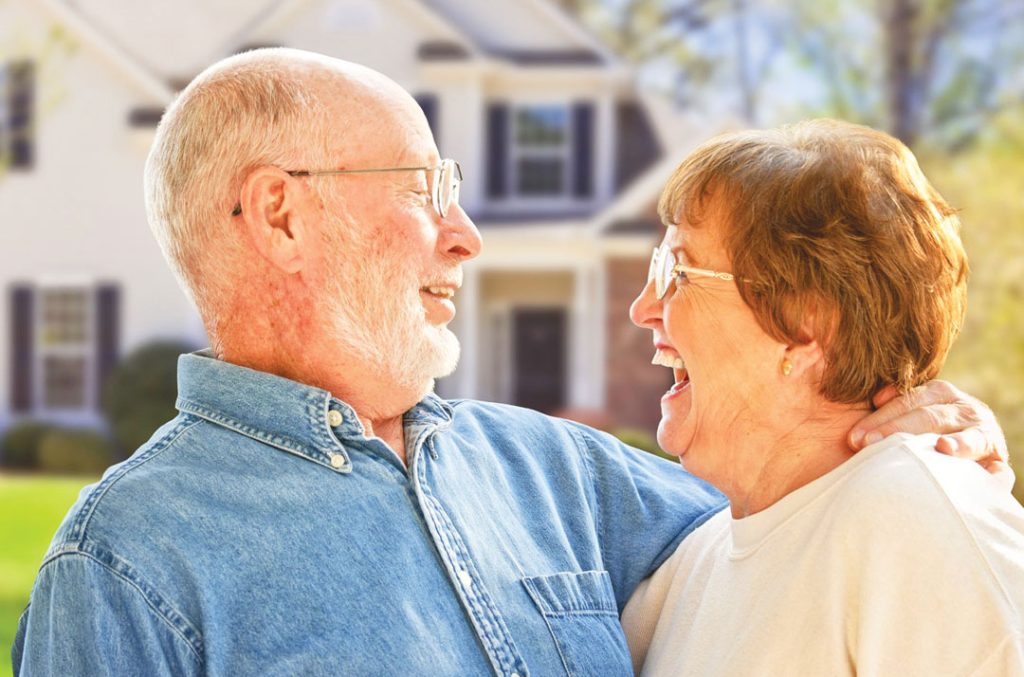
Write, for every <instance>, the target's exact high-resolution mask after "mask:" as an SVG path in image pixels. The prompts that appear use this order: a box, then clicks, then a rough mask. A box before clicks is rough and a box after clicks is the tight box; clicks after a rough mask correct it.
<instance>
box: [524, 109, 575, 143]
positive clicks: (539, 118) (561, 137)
mask: <svg viewBox="0 0 1024 677" xmlns="http://www.w3.org/2000/svg"><path fill="white" fill-rule="evenodd" d="M568 119H569V118H568V113H567V111H566V109H565V108H564V107H560V106H532V107H529V108H520V109H518V110H517V111H516V143H517V144H518V145H520V146H544V147H551V146H562V145H564V144H565V141H566V138H567V134H566V127H567V126H568Z"/></svg>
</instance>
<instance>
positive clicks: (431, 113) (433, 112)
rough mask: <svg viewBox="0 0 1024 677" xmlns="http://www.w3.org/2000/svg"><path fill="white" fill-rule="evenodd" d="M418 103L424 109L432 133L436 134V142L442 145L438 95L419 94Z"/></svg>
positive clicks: (417, 96)
mask: <svg viewBox="0 0 1024 677" xmlns="http://www.w3.org/2000/svg"><path fill="white" fill-rule="evenodd" d="M415 98H416V103H418V104H419V105H420V108H422V109H423V115H424V116H425V117H426V118H427V124H428V125H430V133H431V134H433V135H434V143H436V144H437V145H438V147H440V145H441V136H440V131H441V130H439V129H438V127H437V124H438V119H437V107H438V104H437V97H436V96H434V95H433V94H417V95H416V97H415Z"/></svg>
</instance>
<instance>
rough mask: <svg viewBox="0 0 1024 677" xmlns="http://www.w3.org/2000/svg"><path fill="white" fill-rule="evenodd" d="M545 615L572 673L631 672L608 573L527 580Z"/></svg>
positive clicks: (628, 673) (558, 575)
mask: <svg viewBox="0 0 1024 677" xmlns="http://www.w3.org/2000/svg"><path fill="white" fill-rule="evenodd" d="M523 585H525V586H526V591H527V592H528V593H529V595H530V597H531V599H533V603H534V604H536V605H537V609H538V610H539V611H540V613H541V614H542V615H543V616H544V620H545V621H546V622H547V625H548V629H549V630H550V631H551V636H552V637H553V638H554V640H555V645H556V646H557V647H558V653H559V654H560V655H561V658H562V663H563V664H564V665H565V670H566V672H567V673H568V674H569V675H572V676H576V675H581V676H582V675H586V676H587V677H590V676H592V675H594V676H596V675H632V674H633V664H632V661H631V660H630V657H629V649H628V648H626V638H625V635H624V634H623V632H622V625H621V624H620V623H619V610H618V607H617V606H616V604H615V593H614V592H613V591H612V580H611V577H610V576H609V575H608V572H607V571H582V572H579V573H572V572H566V573H558V574H551V575H548V576H531V577H527V578H523Z"/></svg>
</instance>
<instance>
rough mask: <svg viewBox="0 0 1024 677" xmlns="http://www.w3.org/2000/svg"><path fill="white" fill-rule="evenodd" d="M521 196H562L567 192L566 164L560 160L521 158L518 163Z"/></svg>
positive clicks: (518, 184) (518, 188)
mask: <svg viewBox="0 0 1024 677" xmlns="http://www.w3.org/2000/svg"><path fill="white" fill-rule="evenodd" d="M516 168H517V170H518V171H517V176H518V182H517V186H516V188H517V191H518V192H519V194H520V195H561V194H562V193H564V192H565V162H564V161H563V160H562V159H560V158H536V159H534V158H521V159H520V160H519V161H518V162H517V163H516Z"/></svg>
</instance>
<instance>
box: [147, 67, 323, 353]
mask: <svg viewBox="0 0 1024 677" xmlns="http://www.w3.org/2000/svg"><path fill="white" fill-rule="evenodd" d="M325 61H327V59H326V57H321V56H319V55H314V54H311V53H308V52H302V51H299V50H291V49H260V50H255V51H251V52H246V53H243V54H239V55H237V56H234V57H230V58H228V59H225V60H223V61H220V62H218V63H216V64H214V65H213V66H211V67H210V68H208V69H206V70H205V71H203V72H202V73H201V74H200V75H199V76H197V77H196V78H195V79H194V80H193V81H192V82H191V83H190V84H189V85H188V87H186V88H185V90H184V91H182V92H181V94H180V95H179V96H178V97H177V98H176V99H175V101H174V102H173V103H172V104H171V105H170V106H169V107H168V109H167V111H166V112H165V113H164V116H163V118H162V119H161V121H160V125H159V126H158V127H157V131H156V138H155V140H154V142H153V146H152V148H151V150H150V153H149V158H148V159H147V161H146V171H145V192H146V212H147V216H148V219H149V224H150V227H151V228H152V229H153V233H154V235H155V236H156V239H157V242H159V244H160V248H161V249H162V250H163V253H164V256H165V257H166V259H167V261H168V263H169V264H170V266H171V268H172V270H173V271H174V272H175V274H176V275H177V277H178V280H179V282H180V283H181V284H182V286H183V288H184V289H185V290H186V292H187V293H189V294H190V295H191V297H192V299H193V300H194V301H195V303H196V306H197V307H198V309H199V311H200V314H201V315H202V316H203V319H204V322H205V323H206V325H207V329H208V331H209V330H211V329H212V328H214V327H215V326H216V325H217V321H216V318H217V315H218V314H219V312H222V311H226V310H227V308H226V307H225V305H226V303H227V302H229V300H230V299H229V296H230V295H231V293H232V290H233V289H235V288H236V287H237V285H238V283H239V280H238V279H237V278H238V276H239V275H240V273H241V272H243V271H242V270H240V268H241V267H240V266H239V265H238V264H239V262H240V260H241V255H242V248H241V245H240V243H239V240H238V238H239V237H240V235H241V230H240V229H236V228H232V227H231V225H232V218H231V216H230V214H231V211H232V209H233V207H234V206H235V204H236V203H237V202H238V199H239V196H240V191H241V186H242V181H243V180H244V178H245V176H246V175H247V174H248V173H249V172H250V171H251V170H252V169H254V168H256V167H258V166H261V165H275V166H279V167H283V168H286V169H295V168H298V167H297V166H296V165H295V163H301V164H303V165H306V164H310V165H316V166H322V165H324V164H325V162H326V161H327V158H326V156H327V153H328V150H327V149H328V145H329V144H328V138H329V137H328V124H327V120H326V114H325V104H324V102H323V101H321V99H320V97H319V94H318V92H320V91H321V88H320V87H317V86H313V85H314V83H315V81H316V77H315V75H316V74H317V73H318V72H319V73H320V74H322V73H323V72H324V70H325V69H323V65H324V63H325ZM211 338H212V337H211Z"/></svg>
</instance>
